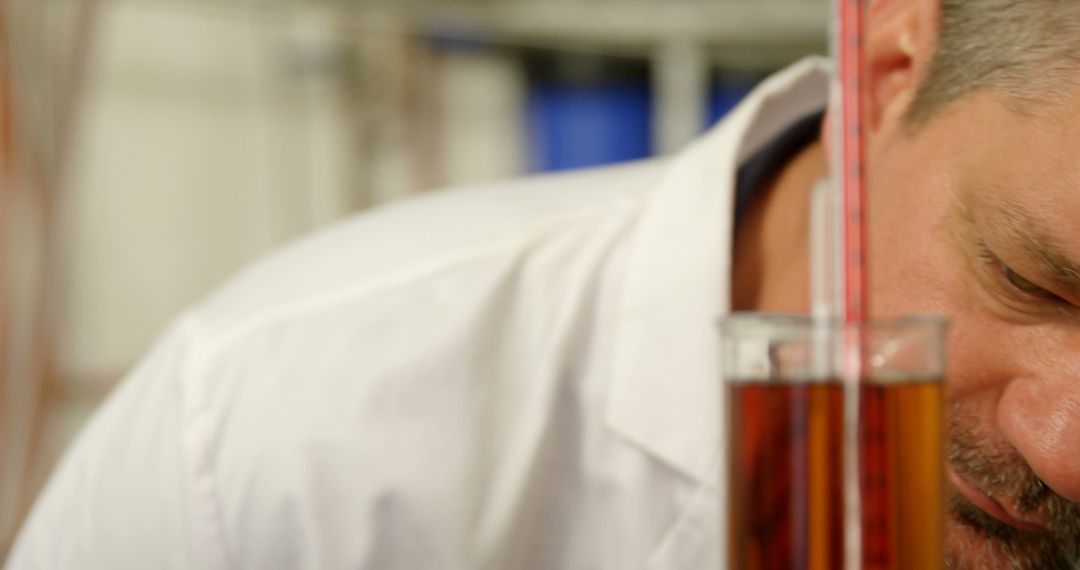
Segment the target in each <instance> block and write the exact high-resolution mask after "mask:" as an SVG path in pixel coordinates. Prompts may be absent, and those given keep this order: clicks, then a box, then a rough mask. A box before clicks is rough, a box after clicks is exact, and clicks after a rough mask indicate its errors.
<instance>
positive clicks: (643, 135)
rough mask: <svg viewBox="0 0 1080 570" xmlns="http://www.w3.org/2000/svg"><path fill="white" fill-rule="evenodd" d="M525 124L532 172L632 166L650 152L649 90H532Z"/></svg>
mask: <svg viewBox="0 0 1080 570" xmlns="http://www.w3.org/2000/svg"><path fill="white" fill-rule="evenodd" d="M527 121H528V125H527V128H528V136H529V148H530V159H529V166H530V169H531V170H533V171H555V170H567V169H572V168H585V167H589V166H599V165H602V164H610V163H615V162H623V161H627V160H635V159H639V158H645V157H647V156H649V155H650V154H651V151H652V148H651V146H652V145H651V123H652V97H651V95H650V93H649V87H648V85H635V84H629V83H623V84H618V83H616V84H612V85H593V86H580V85H579V86H575V85H536V86H533V87H532V89H530V92H529V101H528V119H527Z"/></svg>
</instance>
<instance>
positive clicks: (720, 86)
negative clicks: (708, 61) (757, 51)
mask: <svg viewBox="0 0 1080 570" xmlns="http://www.w3.org/2000/svg"><path fill="white" fill-rule="evenodd" d="M756 84H757V78H751V77H741V78H738V79H725V78H717V80H716V81H714V82H713V84H712V86H711V88H710V89H709V108H708V109H707V110H706V113H705V116H706V126H707V127H711V126H712V125H714V124H716V122H717V121H719V120H720V119H723V118H724V117H725V116H727V114H728V113H729V112H731V110H732V109H734V108H735V106H736V105H738V104H739V102H740V101H742V100H743V98H744V97H746V95H747V94H749V93H750V91H751V90H753V89H754V86H755V85H756Z"/></svg>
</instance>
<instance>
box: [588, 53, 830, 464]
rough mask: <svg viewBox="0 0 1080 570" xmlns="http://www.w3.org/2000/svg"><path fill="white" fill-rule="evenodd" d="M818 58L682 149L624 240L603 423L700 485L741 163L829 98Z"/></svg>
mask: <svg viewBox="0 0 1080 570" xmlns="http://www.w3.org/2000/svg"><path fill="white" fill-rule="evenodd" d="M829 81H830V79H829V73H828V67H827V63H826V62H825V60H823V59H821V58H809V59H805V60H803V61H801V62H799V63H797V64H795V65H793V66H791V67H789V68H788V69H786V70H784V71H783V72H781V73H779V74H777V75H774V76H773V77H771V78H769V79H768V80H766V81H765V82H764V83H763V84H762V85H761V86H759V87H758V88H757V89H755V90H754V92H753V93H751V94H750V95H749V96H748V97H747V98H746V100H745V101H744V102H743V103H741V104H740V105H739V106H738V107H737V108H736V109H735V111H733V112H732V114H731V115H730V116H729V117H728V118H727V119H725V120H724V121H723V122H722V123H721V124H720V125H719V126H717V127H716V128H714V129H713V130H712V131H710V132H709V133H708V134H707V135H706V136H705V137H703V138H702V139H700V140H699V141H697V142H696V143H694V144H693V145H692V146H691V147H689V148H688V149H687V150H686V151H684V152H683V153H681V154H680V155H679V156H678V157H676V158H675V160H674V161H673V162H672V164H671V165H670V166H669V171H668V173H667V174H666V175H665V176H664V178H663V179H662V180H661V182H660V184H659V185H658V187H657V188H656V189H655V190H654V191H653V192H652V193H651V194H650V196H649V198H648V203H647V204H646V206H645V208H644V213H643V217H642V219H641V222H640V225H639V229H638V230H637V233H636V235H635V236H634V237H633V239H634V240H635V241H634V244H633V246H632V250H633V253H632V254H631V256H632V257H631V259H630V264H629V268H628V274H627V281H626V283H625V289H624V290H623V292H622V294H621V297H620V299H619V309H618V314H619V321H618V322H617V323H616V325H615V328H614V338H613V343H614V344H613V351H614V353H613V358H614V360H613V362H612V369H611V370H612V379H611V390H610V392H609V397H608V402H607V411H606V413H607V421H608V425H609V426H611V428H612V429H614V430H615V431H617V432H619V433H620V434H621V435H623V436H624V437H626V438H628V439H629V440H631V441H633V442H634V443H636V444H637V445H639V446H641V447H642V448H644V449H645V450H647V451H648V452H650V453H652V454H653V455H655V456H656V457H658V458H659V459H661V460H663V461H665V462H667V463H669V464H671V465H672V466H674V467H675V468H677V469H679V470H680V471H682V472H684V473H686V474H687V475H689V476H692V477H695V478H697V479H698V480H700V481H701V482H703V483H705V484H707V485H708V484H717V483H718V481H719V480H718V475H717V474H716V473H715V472H714V471H715V466H716V457H717V455H718V454H719V452H720V445H721V438H720V425H721V421H722V420H723V418H722V416H721V414H722V409H723V407H722V405H721V404H722V402H721V391H720V389H719V387H720V382H721V374H720V367H719V338H718V335H717V332H716V319H717V317H719V316H721V315H724V314H726V313H727V312H728V311H729V310H730V302H729V300H730V288H729V285H730V274H731V246H732V243H731V242H732V237H733V213H732V210H733V203H732V202H733V200H734V185H735V176H736V171H737V169H738V165H739V164H741V163H742V162H743V161H745V160H746V159H747V158H748V157H750V156H751V155H753V154H754V153H755V152H757V151H758V150H759V149H761V148H762V147H763V146H764V145H765V144H767V143H768V142H769V140H771V139H772V138H773V137H775V136H777V135H778V134H779V133H780V132H781V131H782V130H783V129H784V128H785V127H787V126H789V125H790V124H791V123H792V122H794V121H796V120H798V119H800V118H802V117H805V116H806V115H807V114H809V113H812V112H814V111H816V110H819V109H821V108H822V107H823V106H824V105H825V103H826V99H827V95H828V87H829Z"/></svg>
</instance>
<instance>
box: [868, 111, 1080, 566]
mask: <svg viewBox="0 0 1080 570" xmlns="http://www.w3.org/2000/svg"><path fill="white" fill-rule="evenodd" d="M1032 111H1033V112H1032V113H1028V114H1021V113H1019V112H1016V111H1014V110H1011V109H1010V108H1007V107H1006V106H1005V105H1003V104H1002V103H1001V102H1000V101H999V100H997V99H996V98H994V97H993V96H991V95H989V94H985V93H977V94H973V95H969V96H967V97H966V98H965V99H963V100H961V101H959V102H958V103H956V104H954V105H953V106H952V107H950V108H949V109H948V110H946V111H945V112H944V113H943V114H941V115H939V116H938V117H936V118H934V119H933V120H932V121H931V122H929V123H928V124H926V125H925V126H924V127H922V128H921V129H919V130H918V131H916V132H914V133H905V132H903V131H902V129H900V128H896V129H894V132H893V133H892V134H891V135H887V136H879V137H876V138H874V139H872V141H871V145H870V148H869V150H868V153H869V157H870V161H871V162H870V172H871V180H870V189H871V192H870V196H871V197H870V202H869V208H870V212H869V216H870V223H871V226H870V227H871V272H872V273H871V276H872V277H871V278H872V279H873V282H872V291H873V292H874V297H873V298H872V303H873V312H874V313H875V314H877V315H899V314H908V313H922V312H933V313H941V314H945V315H947V316H949V318H950V319H951V323H952V328H951V333H950V335H951V340H950V353H949V354H950V365H949V378H948V382H947V394H948V399H949V404H950V418H949V419H950V425H951V428H952V429H951V436H950V442H949V467H948V475H949V481H950V483H951V486H950V487H951V488H950V495H951V496H950V498H949V506H950V516H949V520H948V523H947V525H946V532H947V537H946V538H947V543H948V550H949V558H950V567H953V568H972V569H992V568H1032V569H1036V568H1037V569H1052V568H1080V506H1078V502H1080V92H1077V94H1076V96H1074V97H1071V98H1069V99H1067V100H1065V101H1063V102H1061V103H1057V104H1054V105H1047V106H1044V107H1041V108H1038V109H1034V110H1032Z"/></svg>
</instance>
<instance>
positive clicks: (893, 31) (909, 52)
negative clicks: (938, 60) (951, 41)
mask: <svg viewBox="0 0 1080 570" xmlns="http://www.w3.org/2000/svg"><path fill="white" fill-rule="evenodd" d="M938 9H939V8H938V0H875V1H873V2H871V4H870V10H869V14H868V17H867V23H866V44H865V55H864V65H865V66H866V67H865V72H866V74H867V82H866V92H865V97H866V99H865V101H864V102H865V105H866V107H865V109H866V117H864V120H865V121H866V128H867V134H868V135H870V136H873V134H874V132H875V131H876V130H878V129H880V128H882V127H883V126H885V125H888V124H890V123H893V124H898V123H899V122H900V121H901V120H902V119H903V117H904V115H905V114H906V113H907V110H908V107H909V106H910V105H911V102H912V101H913V100H914V99H915V95H916V94H917V93H918V89H919V86H920V85H921V83H922V80H923V78H924V77H925V76H926V72H927V71H928V70H929V67H930V61H931V57H932V56H933V53H934V44H935V39H936V37H937V27H938V24H937V22H938Z"/></svg>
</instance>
